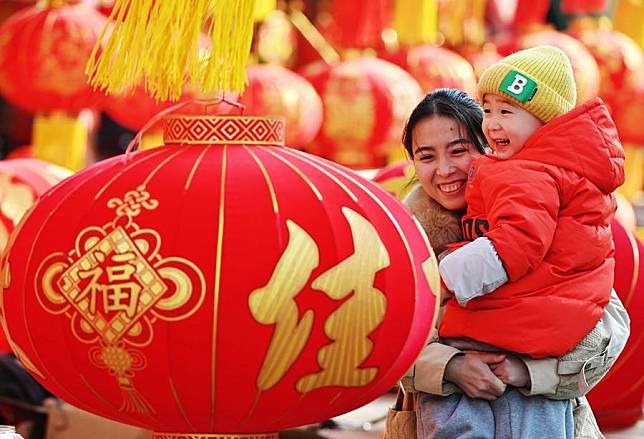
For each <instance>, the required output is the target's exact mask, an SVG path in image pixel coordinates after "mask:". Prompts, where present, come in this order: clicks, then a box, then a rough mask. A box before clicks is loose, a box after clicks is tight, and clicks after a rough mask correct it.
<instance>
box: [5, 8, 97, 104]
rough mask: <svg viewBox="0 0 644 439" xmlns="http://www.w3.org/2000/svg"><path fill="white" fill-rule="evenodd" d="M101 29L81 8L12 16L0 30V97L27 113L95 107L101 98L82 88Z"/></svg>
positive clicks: (92, 13) (93, 11) (90, 13)
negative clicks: (89, 59)
mask: <svg viewBox="0 0 644 439" xmlns="http://www.w3.org/2000/svg"><path fill="white" fill-rule="evenodd" d="M104 25H105V19H104V17H103V16H102V15H101V14H100V13H99V12H98V11H96V9H94V8H92V7H89V6H87V5H85V4H82V3H81V4H78V5H75V6H60V7H56V6H48V7H41V6H34V7H31V8H28V9H24V10H22V11H20V12H19V13H17V14H16V15H14V16H12V17H11V18H10V19H9V20H7V21H6V22H5V23H3V24H2V26H1V27H0V93H2V95H3V96H4V97H5V98H6V99H7V100H9V101H10V102H11V103H12V104H14V105H17V106H19V107H21V108H23V109H25V110H28V111H31V112H38V111H55V110H66V111H68V112H78V111H80V110H82V109H83V108H87V107H93V106H96V104H97V103H98V102H99V98H100V96H101V95H100V94H99V93H97V92H95V91H94V90H93V89H92V87H90V86H89V85H88V84H87V76H86V75H85V64H86V63H87V59H88V58H89V56H90V54H91V52H92V48H93V47H94V44H96V41H97V39H98V36H99V34H100V32H101V30H102V28H103V26H104ZM27 55H28V56H27Z"/></svg>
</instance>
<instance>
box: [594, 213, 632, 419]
mask: <svg viewBox="0 0 644 439" xmlns="http://www.w3.org/2000/svg"><path fill="white" fill-rule="evenodd" d="M612 230H613V240H614V241H615V291H617V295H618V296H619V298H620V299H621V301H622V303H623V304H624V307H625V308H626V311H628V315H629V316H630V319H631V322H630V323H631V328H630V329H631V335H630V337H629V339H628V342H627V343H626V346H625V347H624V350H623V351H622V353H621V355H620V356H619V358H618V359H617V361H616V362H615V364H614V365H613V366H612V367H611V368H610V370H609V371H608V373H607V374H606V376H604V378H602V380H601V381H600V382H599V383H598V384H597V385H596V386H595V387H594V388H593V390H591V391H590V393H589V394H588V399H589V401H590V403H591V405H592V407H593V413H594V414H595V417H596V418H597V422H598V423H599V426H600V427H601V428H602V429H616V428H625V427H629V426H631V425H633V424H635V423H636V422H637V421H639V420H640V419H641V418H642V398H643V397H644V377H643V376H642V362H644V294H642V291H644V245H643V244H642V242H641V241H640V240H639V239H637V238H636V237H635V236H633V235H632V234H631V233H630V232H628V231H627V230H626V229H625V228H624V227H623V226H622V225H621V224H619V222H617V221H613V223H612Z"/></svg>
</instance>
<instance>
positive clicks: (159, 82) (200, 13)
mask: <svg viewBox="0 0 644 439" xmlns="http://www.w3.org/2000/svg"><path fill="white" fill-rule="evenodd" d="M255 1H256V0H117V1H116V3H115V6H114V9H113V10H112V14H111V15H110V17H109V19H108V26H110V23H112V24H113V26H112V29H111V31H110V32H109V34H110V36H109V39H108V40H107V42H106V43H105V44H104V46H103V53H102V54H101V56H100V57H98V56H97V53H98V49H99V45H98V44H97V45H96V47H94V51H93V53H92V55H91V56H90V59H89V61H88V63H87V68H86V72H87V74H88V75H89V78H90V83H91V84H92V85H93V86H94V87H96V88H98V89H100V90H103V91H105V92H107V93H119V92H122V91H123V90H128V89H132V87H134V86H135V85H137V84H140V83H144V84H145V88H146V90H147V92H148V93H149V94H150V95H151V96H152V97H154V98H156V99H158V100H177V99H178V98H179V97H180V96H181V91H182V89H183V86H184V84H185V83H187V82H189V83H190V84H192V86H193V87H196V88H197V89H198V90H200V91H201V92H203V93H204V94H212V93H216V92H222V91H236V92H242V91H243V90H244V87H245V84H246V61H247V59H248V54H249V52H250V46H251V40H252V34H253V15H254V13H255ZM204 24H206V27H207V28H208V37H209V38H210V40H211V42H212V50H211V51H210V52H209V53H205V54H204V52H202V51H201V50H200V47H199V35H200V32H201V30H202V27H203V26H204ZM108 26H106V28H105V29H104V30H103V34H102V35H101V38H100V39H99V41H102V40H103V39H104V36H105V35H107V33H108V32H107V29H108Z"/></svg>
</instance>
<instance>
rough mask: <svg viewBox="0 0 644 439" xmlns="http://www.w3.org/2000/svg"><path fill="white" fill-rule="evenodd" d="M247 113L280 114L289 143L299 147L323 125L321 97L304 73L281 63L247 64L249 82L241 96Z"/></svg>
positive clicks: (313, 136) (312, 137)
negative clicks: (293, 70) (284, 123)
mask: <svg viewBox="0 0 644 439" xmlns="http://www.w3.org/2000/svg"><path fill="white" fill-rule="evenodd" d="M239 102H240V103H241V104H243V105H245V106H246V110H245V111H244V113H245V114H249V115H256V116H279V117H283V118H284V119H285V120H286V143H287V144H288V145H292V146H294V147H297V148H300V147H303V146H306V145H307V144H308V143H309V142H310V141H311V140H313V139H314V138H315V136H316V134H317V133H318V131H319V130H320V126H321V125H322V101H321V99H320V96H318V94H317V92H316V91H315V88H313V86H312V85H311V83H309V82H308V81H307V80H306V79H304V78H303V77H302V76H300V75H298V74H297V73H295V72H292V71H290V70H288V69H286V68H284V67H280V66H278V65H269V64H264V65H257V66H250V67H249V68H248V86H247V87H246V90H245V91H244V94H243V95H242V96H241V98H240V101H239Z"/></svg>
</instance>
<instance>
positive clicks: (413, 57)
mask: <svg viewBox="0 0 644 439" xmlns="http://www.w3.org/2000/svg"><path fill="white" fill-rule="evenodd" d="M383 57H384V58H385V59H387V60H388V61H391V62H393V63H394V64H397V65H399V66H400V67H402V68H403V69H405V70H406V71H407V72H409V74H411V76H412V77H413V78H414V79H415V80H416V81H418V84H420V88H421V89H422V90H423V92H424V93H429V92H431V91H434V90H436V89H437V88H443V87H449V88H458V89H461V90H465V91H466V92H467V93H469V94H470V96H476V76H475V75H474V69H473V68H472V65H471V64H470V63H469V62H468V61H467V60H466V59H465V58H463V57H462V56H461V55H459V54H458V53H456V52H452V51H451V50H448V49H445V48H442V47H435V46H432V45H429V44H426V45H422V46H415V47H410V48H406V49H402V50H401V51H400V52H398V53H396V54H392V55H383Z"/></svg>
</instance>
